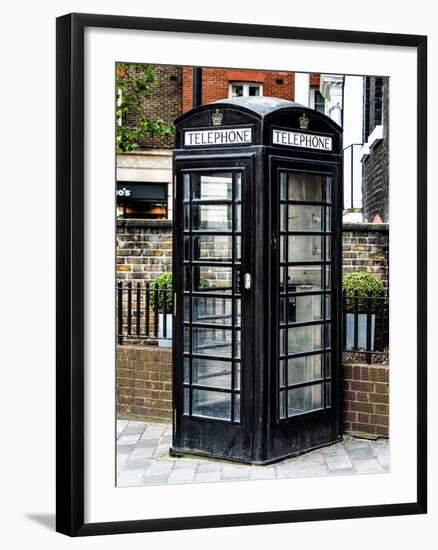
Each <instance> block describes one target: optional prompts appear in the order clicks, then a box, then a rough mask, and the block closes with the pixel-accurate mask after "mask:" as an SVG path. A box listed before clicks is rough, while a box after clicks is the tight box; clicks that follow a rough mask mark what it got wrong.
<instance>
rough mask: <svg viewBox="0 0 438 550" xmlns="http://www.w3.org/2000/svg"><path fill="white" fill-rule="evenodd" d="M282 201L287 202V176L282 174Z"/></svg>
mask: <svg viewBox="0 0 438 550" xmlns="http://www.w3.org/2000/svg"><path fill="white" fill-rule="evenodd" d="M280 200H282V201H285V200H287V174H285V173H284V172H282V173H281V174H280Z"/></svg>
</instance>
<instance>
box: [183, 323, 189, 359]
mask: <svg viewBox="0 0 438 550" xmlns="http://www.w3.org/2000/svg"><path fill="white" fill-rule="evenodd" d="M184 351H185V352H186V353H190V328H189V327H184Z"/></svg>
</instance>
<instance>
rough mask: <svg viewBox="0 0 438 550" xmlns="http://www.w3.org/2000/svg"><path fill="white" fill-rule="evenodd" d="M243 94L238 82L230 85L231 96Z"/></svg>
mask: <svg viewBox="0 0 438 550" xmlns="http://www.w3.org/2000/svg"><path fill="white" fill-rule="evenodd" d="M240 96H243V86H242V85H240V84H233V85H232V86H231V97H240Z"/></svg>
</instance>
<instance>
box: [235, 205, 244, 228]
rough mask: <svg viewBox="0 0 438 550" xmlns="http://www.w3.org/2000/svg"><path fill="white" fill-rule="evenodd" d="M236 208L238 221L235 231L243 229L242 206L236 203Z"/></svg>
mask: <svg viewBox="0 0 438 550" xmlns="http://www.w3.org/2000/svg"><path fill="white" fill-rule="evenodd" d="M235 208H236V210H235V212H236V221H235V225H234V231H242V206H241V205H240V204H236V206H235Z"/></svg>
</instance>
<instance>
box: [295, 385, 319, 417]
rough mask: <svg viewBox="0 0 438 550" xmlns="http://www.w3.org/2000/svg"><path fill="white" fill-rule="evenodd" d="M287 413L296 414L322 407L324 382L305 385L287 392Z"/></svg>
mask: <svg viewBox="0 0 438 550" xmlns="http://www.w3.org/2000/svg"><path fill="white" fill-rule="evenodd" d="M287 394H288V395H287V414H288V416H295V415H297V414H303V413H305V412H309V411H313V410H316V409H320V408H321V407H322V384H314V385H312V386H303V387H302V388H295V389H292V390H288V392H287Z"/></svg>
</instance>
